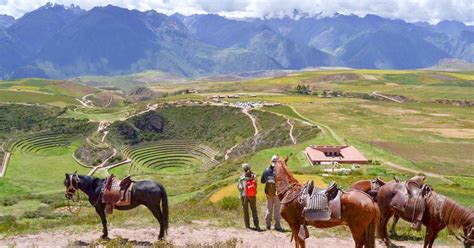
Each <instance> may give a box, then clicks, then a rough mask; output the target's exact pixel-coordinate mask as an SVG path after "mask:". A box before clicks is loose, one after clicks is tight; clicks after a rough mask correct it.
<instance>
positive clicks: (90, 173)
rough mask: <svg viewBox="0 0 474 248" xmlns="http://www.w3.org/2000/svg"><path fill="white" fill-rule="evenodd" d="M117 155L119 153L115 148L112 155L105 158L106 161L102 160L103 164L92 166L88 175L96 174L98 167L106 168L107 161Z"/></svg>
mask: <svg viewBox="0 0 474 248" xmlns="http://www.w3.org/2000/svg"><path fill="white" fill-rule="evenodd" d="M115 155H117V149H115V148H114V152H113V153H112V155H110V156H109V157H108V158H106V159H105V160H104V162H102V163H101V164H99V165H97V166H95V167H94V168H92V170H91V171H89V174H87V175H89V176H92V175H94V173H95V172H96V171H97V170H98V169H100V168H104V167H105V164H106V163H107V161H109V160H110V159H111V158H113V157H114V156H115Z"/></svg>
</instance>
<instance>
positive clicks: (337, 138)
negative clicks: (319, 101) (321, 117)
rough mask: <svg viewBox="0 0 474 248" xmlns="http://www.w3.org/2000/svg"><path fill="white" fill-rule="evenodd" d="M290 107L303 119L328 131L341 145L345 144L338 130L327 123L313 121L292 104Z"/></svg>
mask: <svg viewBox="0 0 474 248" xmlns="http://www.w3.org/2000/svg"><path fill="white" fill-rule="evenodd" d="M287 106H288V107H290V108H291V109H292V110H293V112H295V114H296V115H298V116H299V117H300V118H301V119H303V120H305V121H306V122H308V123H310V124H314V125H316V126H318V127H320V128H319V129H321V130H322V131H323V132H325V131H328V132H329V134H331V136H332V138H333V139H334V140H335V141H336V142H337V143H339V144H340V145H344V144H345V142H344V141H343V140H342V139H341V138H340V137H339V136H338V135H337V134H336V132H334V130H332V128H330V127H329V126H327V125H324V124H322V123H319V122H315V121H312V120H310V119H308V118H306V117H304V116H303V115H301V114H300V113H298V111H296V109H295V108H294V107H293V106H291V105H287Z"/></svg>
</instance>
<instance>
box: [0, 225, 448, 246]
mask: <svg viewBox="0 0 474 248" xmlns="http://www.w3.org/2000/svg"><path fill="white" fill-rule="evenodd" d="M109 232H110V233H109V236H110V238H112V239H114V238H117V237H121V238H123V239H128V241H129V242H130V243H129V244H132V245H133V246H141V247H143V246H151V245H152V244H153V242H155V241H156V238H157V236H156V235H157V232H158V230H157V229H155V228H141V229H123V228H112V229H110V231H109ZM99 235H100V233H99V232H98V230H97V231H95V232H92V231H91V232H82V233H80V232H78V233H76V232H66V231H54V232H42V233H39V234H30V235H20V236H14V237H6V238H0V247H6V246H15V247H65V246H88V245H89V244H91V243H92V242H97V240H98V238H99ZM166 239H167V241H168V242H169V243H171V244H172V245H173V246H175V247H186V246H197V245H203V246H206V245H207V246H209V245H211V246H212V245H215V244H218V243H221V244H222V243H225V242H227V241H229V240H232V239H235V240H236V241H237V242H236V243H237V247H272V248H273V247H293V246H294V243H291V242H290V233H289V232H286V233H280V232H276V231H262V232H256V231H251V230H244V229H238V228H216V227H208V226H205V225H197V226H196V225H185V226H176V227H172V228H171V229H170V230H169V232H168V236H167V238H166ZM376 242H377V247H384V246H383V245H381V243H380V241H376ZM395 243H396V244H397V245H403V246H406V247H422V243H421V242H417V243H409V242H401V241H395ZM306 244H307V246H308V247H320V248H323V247H324V248H330V247H331V248H333V247H354V243H353V241H352V239H350V237H343V238H335V237H322V238H315V237H310V238H309V239H307V241H306ZM221 247H222V246H221ZM436 247H446V246H436Z"/></svg>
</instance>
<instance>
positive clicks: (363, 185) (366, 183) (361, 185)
mask: <svg viewBox="0 0 474 248" xmlns="http://www.w3.org/2000/svg"><path fill="white" fill-rule="evenodd" d="M373 181H375V183H376V184H377V185H376V186H377V187H378V189H380V187H382V186H384V185H385V184H386V183H387V182H385V181H383V180H382V179H381V178H380V177H376V178H375V179H374V180H360V181H357V182H355V183H353V184H351V186H350V187H349V189H355V190H360V191H364V192H365V193H367V194H369V195H370V196H371V197H372V199H373V200H374V201H377V193H378V189H376V191H375V192H373V189H372V184H373ZM390 182H399V180H398V178H396V177H393V180H392V181H390ZM399 219H400V217H398V215H396V214H394V216H393V223H392V227H391V228H390V235H391V236H395V237H396V236H397V232H396V231H395V225H396V224H397V223H398V220H399Z"/></svg>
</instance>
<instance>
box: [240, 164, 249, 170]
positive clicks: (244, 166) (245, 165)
mask: <svg viewBox="0 0 474 248" xmlns="http://www.w3.org/2000/svg"><path fill="white" fill-rule="evenodd" d="M242 169H244V170H245V171H247V170H250V165H249V164H247V163H245V164H242Z"/></svg>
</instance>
